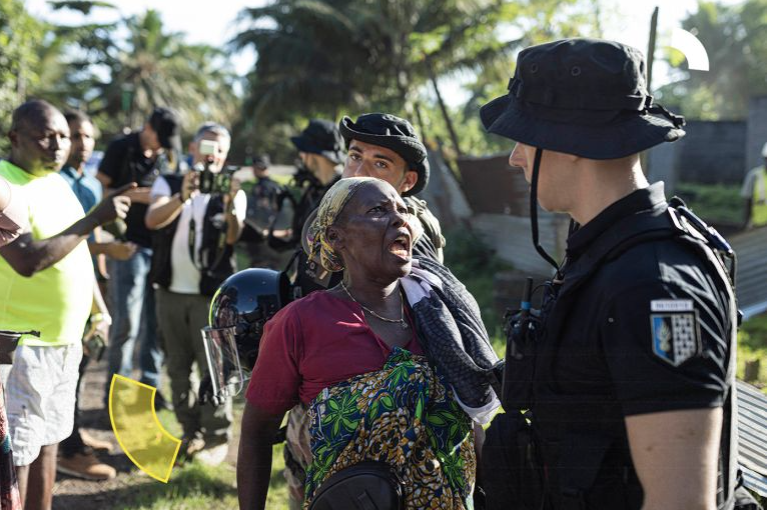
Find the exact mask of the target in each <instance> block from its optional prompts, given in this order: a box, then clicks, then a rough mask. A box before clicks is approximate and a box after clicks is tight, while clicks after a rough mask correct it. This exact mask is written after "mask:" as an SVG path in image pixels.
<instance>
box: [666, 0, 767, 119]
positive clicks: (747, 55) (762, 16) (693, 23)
mask: <svg viewBox="0 0 769 510" xmlns="http://www.w3.org/2000/svg"><path fill="white" fill-rule="evenodd" d="M681 26H682V28H683V29H685V30H688V31H690V32H691V33H692V34H694V35H695V36H697V38H698V39H699V40H700V42H702V44H703V46H704V47H705V49H706V50H707V52H708V57H709V60H710V71H707V72H703V71H683V72H678V73H677V74H679V75H681V76H682V78H681V79H679V80H677V81H675V82H673V83H670V84H668V85H665V86H663V87H660V88H659V89H658V90H657V91H656V92H655V97H657V98H658V99H659V101H660V102H661V103H663V104H665V105H666V106H667V107H671V108H672V109H674V110H676V111H679V112H681V113H683V114H684V115H685V116H687V117H690V118H692V119H703V120H726V119H743V118H745V116H746V114H747V109H748V102H749V100H750V98H751V97H753V96H762V95H766V72H767V69H766V0H747V1H746V2H744V3H741V4H736V5H725V4H721V3H718V2H713V1H700V3H699V5H698V10H697V12H695V13H693V14H691V15H690V16H689V17H688V18H686V19H685V20H684V21H683V22H682V23H681ZM667 51H668V58H669V60H670V62H671V63H672V64H673V65H680V64H683V62H684V56H683V54H681V53H680V52H678V51H676V50H667Z"/></svg>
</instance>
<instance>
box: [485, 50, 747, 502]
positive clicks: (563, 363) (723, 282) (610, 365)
mask: <svg viewBox="0 0 769 510" xmlns="http://www.w3.org/2000/svg"><path fill="white" fill-rule="evenodd" d="M508 88H509V93H508V94H507V95H505V96H503V97H499V98H497V99H495V100H493V101H492V102H490V103H488V104H486V105H485V106H484V107H483V108H482V109H481V119H482V121H483V124H484V126H485V127H486V129H487V130H488V131H489V132H491V133H495V134H498V135H501V136H504V137H507V138H510V139H512V140H515V141H516V142H518V143H517V145H516V147H515V149H514V150H513V152H512V154H511V155H510V164H511V166H517V167H521V168H523V170H524V173H525V176H526V179H527V181H529V182H530V183H531V188H532V201H533V204H532V213H533V215H532V216H533V222H532V224H533V228H534V242H535V245H536V246H537V249H538V251H540V253H542V254H543V256H545V257H546V258H548V259H549V260H551V262H552V259H551V258H550V257H549V255H547V254H546V253H545V252H544V250H542V248H541V247H540V246H539V245H538V235H537V230H536V206H535V205H534V203H535V201H537V200H538V202H539V204H540V205H541V207H542V208H543V209H545V210H548V211H554V212H565V213H568V214H569V215H570V216H571V218H572V219H573V222H574V225H573V227H574V228H573V229H572V233H571V235H570V236H569V238H568V241H567V249H566V257H565V259H564V261H563V263H562V264H561V266H560V268H559V269H558V270H557V272H556V276H555V278H554V279H553V280H552V281H549V282H546V283H545V284H544V285H543V286H542V287H541V288H542V290H543V294H544V298H543V300H542V305H541V308H542V309H541V312H540V313H537V312H534V311H531V310H530V297H529V296H525V297H524V299H523V303H522V307H521V308H522V313H521V314H520V315H519V316H518V319H519V320H518V322H517V323H515V324H513V328H512V331H513V333H514V334H512V335H511V337H510V339H509V340H510V341H509V342H508V353H507V356H506V368H505V393H504V397H503V402H504V404H505V409H506V414H504V415H499V416H498V417H497V419H495V421H494V423H493V424H492V426H491V427H490V429H489V431H488V434H487V443H486V446H485V447H484V454H483V466H484V476H485V477H486V480H485V482H484V487H485V489H486V493H487V497H488V507H489V508H506V509H509V508H516V507H517V508H549V509H600V510H605V509H620V510H622V509H639V508H643V509H648V510H651V509H655V510H662V509H715V508H732V507H733V504H734V502H733V492H734V490H733V489H734V487H733V484H732V483H731V480H734V479H735V478H736V469H735V468H736V466H735V462H734V458H735V457H736V449H735V446H734V444H735V443H734V438H735V434H734V431H733V427H732V425H733V419H732V416H731V412H732V411H731V410H732V397H733V392H732V389H733V384H734V353H735V338H736V326H737V319H736V314H737V311H736V306H735V300H734V292H733V288H732V283H731V279H730V276H729V266H728V264H725V263H724V262H723V259H722V256H725V255H733V254H732V253H731V250H730V248H729V247H728V244H726V242H725V241H723V239H722V238H721V237H720V236H719V235H718V234H717V233H716V232H715V231H714V230H712V229H709V228H708V227H707V226H706V225H704V224H701V223H700V222H699V220H698V219H697V218H696V217H695V216H694V215H693V214H691V212H690V211H688V210H687V209H686V208H685V206H683V204H682V203H681V202H680V201H676V200H675V199H674V200H673V201H671V202H670V203H669V202H668V201H667V200H666V199H665V193H664V187H663V183H662V182H658V183H654V184H649V183H648V182H647V180H646V177H645V175H644V173H643V170H642V168H641V166H640V159H639V153H640V152H641V151H644V150H646V149H649V148H651V147H653V146H655V145H657V144H660V143H662V142H673V141H676V140H678V139H679V138H681V137H682V136H684V134H685V132H684V131H683V130H682V129H681V128H682V126H683V125H684V121H683V118H682V117H679V116H677V115H673V114H671V113H670V112H668V111H667V110H665V109H664V108H663V107H661V106H659V105H656V104H655V103H654V102H653V99H652V97H651V96H650V95H649V93H648V91H647V89H646V83H645V63H644V58H643V56H642V54H641V53H640V52H639V51H637V50H636V49H634V48H631V47H628V46H625V45H623V44H619V43H615V42H610V41H602V40H592V39H567V40H562V41H556V42H551V43H547V44H542V45H538V46H533V47H530V48H527V49H525V50H523V51H522V52H521V53H520V55H519V58H518V64H517V66H516V69H515V76H514V78H513V79H512V80H511V81H510V83H509V87H508ZM553 263H554V262H553ZM521 410H527V414H526V415H525V416H526V418H528V419H527V420H523V418H522V415H521ZM735 412H736V411H735ZM734 421H736V418H735V420H734ZM516 462H518V464H517V465H515V466H511V463H512V464H515V463H516ZM532 469H533V471H532ZM511 489H512V490H513V491H512V492H511ZM516 491H517V492H516ZM527 505H529V506H527Z"/></svg>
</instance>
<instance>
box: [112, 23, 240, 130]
mask: <svg viewBox="0 0 769 510" xmlns="http://www.w3.org/2000/svg"><path fill="white" fill-rule="evenodd" d="M123 25H124V27H125V29H127V31H128V36H127V38H126V41H125V43H124V47H122V48H119V50H118V51H117V52H114V53H113V52H107V54H106V57H107V58H106V60H105V62H104V64H105V65H106V66H107V68H108V69H109V80H105V81H104V82H102V83H99V84H98V85H97V88H98V89H100V94H99V96H100V97H101V101H102V102H103V106H102V108H101V110H103V111H104V112H106V113H108V114H109V115H114V116H117V115H120V114H123V115H125V125H126V126H129V127H131V126H137V125H138V124H140V123H141V122H142V121H143V120H144V119H145V118H146V115H147V114H148V113H149V112H150V111H151V110H152V108H153V107H154V106H157V105H165V106H170V107H172V108H174V109H176V110H177V111H178V112H179V114H180V116H181V117H182V122H183V124H185V125H192V124H196V123H198V122H199V121H200V120H202V119H203V118H208V117H211V118H213V119H214V120H219V121H226V120H227V118H226V115H229V114H232V112H233V108H232V106H231V104H232V102H233V99H234V94H233V92H232V81H233V79H234V78H233V75H232V73H230V72H228V71H227V70H226V69H223V68H222V67H217V66H216V65H215V64H216V62H217V59H220V58H221V57H222V53H221V51H220V50H217V49H215V48H212V47H210V46H207V45H189V44H186V43H185V42H184V39H183V36H182V34H180V33H173V32H165V31H164V30H163V24H162V20H161V18H160V15H159V14H158V12H157V11H155V10H152V9H150V10H148V11H147V12H146V13H144V14H142V15H138V16H134V17H131V18H128V19H126V20H125V21H124V23H123Z"/></svg>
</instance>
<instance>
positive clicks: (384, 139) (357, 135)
mask: <svg viewBox="0 0 769 510" xmlns="http://www.w3.org/2000/svg"><path fill="white" fill-rule="evenodd" d="M339 132H340V133H342V136H343V137H344V141H345V143H346V144H347V147H349V146H350V142H351V141H352V140H360V141H361V142H364V143H370V144H371V145H378V146H380V147H386V148H388V149H390V150H392V151H394V152H395V153H396V154H398V155H399V156H400V157H402V158H403V159H404V160H406V164H407V165H408V167H409V169H411V170H414V171H416V173H417V182H416V184H414V187H413V188H411V189H410V190H408V191H405V192H403V196H410V195H416V194H417V193H419V192H420V191H422V190H423V189H424V188H425V186H427V183H428V182H429V181H430V163H429V162H428V161H427V148H426V147H425V146H424V144H423V143H422V141H421V140H420V139H419V137H418V136H417V133H416V131H415V130H414V126H412V125H411V123H410V122H409V121H407V120H405V119H401V118H400V117H396V116H395V115H390V114H389V113H366V114H364V115H361V116H360V117H358V119H357V120H356V121H355V122H353V121H352V119H351V118H350V117H346V116H345V117H344V118H343V119H342V120H341V121H340V122H339Z"/></svg>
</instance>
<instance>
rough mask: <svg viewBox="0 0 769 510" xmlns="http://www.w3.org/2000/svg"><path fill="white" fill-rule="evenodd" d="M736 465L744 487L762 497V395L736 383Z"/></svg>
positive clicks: (764, 449)
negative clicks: (737, 435)
mask: <svg viewBox="0 0 769 510" xmlns="http://www.w3.org/2000/svg"><path fill="white" fill-rule="evenodd" d="M737 410H738V412H737V432H738V434H739V443H738V445H737V450H738V462H739V464H740V467H741V468H742V471H743V478H744V482H745V486H746V487H748V488H749V489H751V490H753V491H755V492H757V493H759V494H761V495H762V496H764V497H766V474H767V473H766V471H767V469H766V438H767V434H766V395H764V394H763V393H761V392H760V391H758V390H756V389H755V388H754V387H752V386H751V385H749V384H747V383H745V382H742V381H737Z"/></svg>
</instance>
